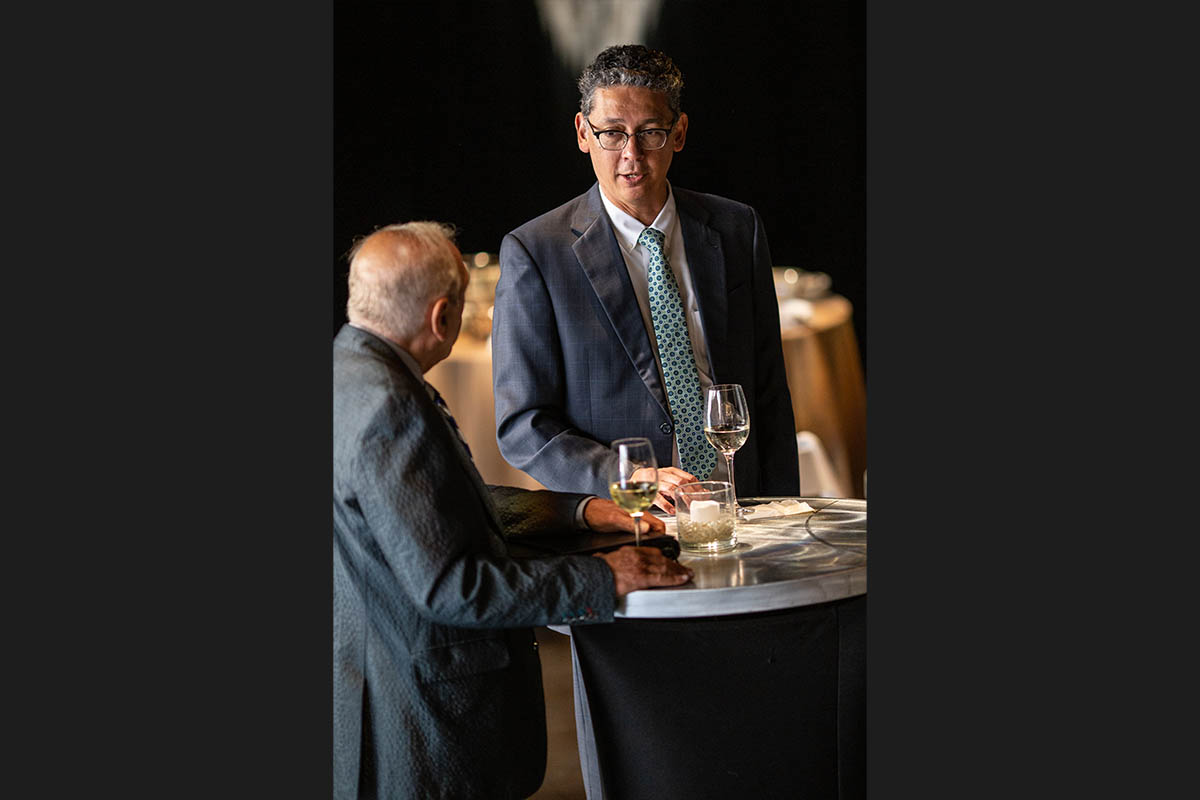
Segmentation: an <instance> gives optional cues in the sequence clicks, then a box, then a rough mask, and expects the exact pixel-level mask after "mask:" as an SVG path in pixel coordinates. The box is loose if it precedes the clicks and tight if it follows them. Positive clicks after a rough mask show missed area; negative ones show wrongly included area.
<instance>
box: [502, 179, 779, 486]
mask: <svg viewBox="0 0 1200 800" xmlns="http://www.w3.org/2000/svg"><path fill="white" fill-rule="evenodd" d="M671 191H672V192H673V193H674V195H675V207H676V210H677V213H678V215H679V223H680V224H681V225H682V226H683V243H684V247H685V249H686V250H687V260H688V266H689V269H690V270H691V273H692V279H693V283H694V285H695V287H696V292H697V294H698V303H699V307H700V315H701V317H702V319H703V327H704V332H705V335H706V342H707V345H708V356H709V364H710V365H711V368H712V376H713V380H714V382H715V383H740V384H741V385H742V388H743V390H744V391H745V393H746V402H747V403H748V404H749V408H750V436H749V438H748V439H747V440H746V443H745V444H744V445H743V446H742V448H741V449H740V450H738V452H737V454H736V455H735V457H734V470H735V479H736V483H737V490H738V494H739V495H742V496H747V495H755V494H767V495H796V494H799V491H800V476H799V469H798V466H797V461H798V459H797V453H796V429H795V421H794V417H793V415H792V399H791V393H790V392H789V391H788V385H787V375H786V373H785V371H784V366H783V347H782V344H781V341H780V333H779V306H778V301H777V300H776V297H775V284H774V279H773V276H772V272H771V255H770V251H769V249H768V247H767V238H766V234H765V232H764V231H763V228H762V222H761V220H760V219H759V217H758V214H757V212H755V210H754V209H753V208H751V207H750V206H747V205H743V204H742V203H737V202H734V201H732V200H726V199H725V198H722V197H717V196H716V195H711V194H700V193H698V192H691V191H688V190H686V189H680V188H679V187H676V186H673V187H672V189H671ZM492 362H493V379H492V380H493V388H494V390H495V402H496V435H497V439H498V441H499V445H500V452H501V453H502V454H503V455H504V457H505V459H507V460H508V462H509V463H510V464H512V465H513V466H515V467H517V468H518V469H521V470H524V471H525V472H527V473H528V474H529V475H531V476H533V477H534V478H536V479H537V480H538V481H540V482H541V483H542V485H543V486H546V487H547V488H549V489H560V490H564V491H578V492H592V493H596V494H601V495H606V494H607V492H608V479H607V475H606V472H607V468H608V465H609V464H610V463H611V462H612V461H613V460H614V459H615V456H614V455H613V454H612V452H611V451H610V450H609V449H608V447H609V444H610V443H611V442H612V440H613V439H619V438H621V437H624V436H644V437H646V438H647V439H649V440H650V441H651V442H652V443H653V445H654V451H655V456H656V458H657V459H658V463H659V466H668V465H670V464H671V463H672V462H671V452H672V446H673V431H674V426H673V423H672V420H671V416H670V413H669V412H668V410H667V409H668V407H667V394H666V388H665V387H664V386H663V382H662V378H661V377H660V374H659V370H658V365H657V363H656V361H655V358H654V350H653V349H652V347H651V344H650V337H649V334H647V332H646V326H645V323H644V321H643V319H642V314H641V311H640V309H639V307H638V303H637V298H636V296H635V295H634V292H633V284H632V283H630V280H629V271H628V268H627V267H626V266H625V260H624V258H623V257H622V255H621V249H620V245H618V244H617V238H616V234H615V233H614V232H613V228H612V223H611V222H610V221H609V218H608V214H607V213H606V212H605V210H604V204H603V202H602V201H601V199H600V188H599V185H597V184H593V186H592V188H591V189H590V190H589V191H587V192H586V193H584V194H582V195H580V196H579V197H576V198H575V199H574V200H572V201H570V202H569V203H566V204H564V205H562V206H560V207H558V208H556V209H554V210H553V211H550V212H548V213H546V214H543V215H542V216H540V217H537V218H536V219H534V220H532V221H530V222H527V223H526V224H524V225H522V226H521V227H519V228H517V229H516V230H514V231H513V232H511V233H509V234H508V235H507V236H505V237H504V240H503V242H502V243H501V245H500V281H499V283H498V285H497V287H496V304H495V310H494V312H493V326H492Z"/></svg>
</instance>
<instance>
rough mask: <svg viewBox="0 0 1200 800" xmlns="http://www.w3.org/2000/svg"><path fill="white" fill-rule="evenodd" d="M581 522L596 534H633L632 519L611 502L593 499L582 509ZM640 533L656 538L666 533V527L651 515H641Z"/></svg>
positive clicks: (601, 498)
mask: <svg viewBox="0 0 1200 800" xmlns="http://www.w3.org/2000/svg"><path fill="white" fill-rule="evenodd" d="M583 521H584V522H586V523H587V526H588V527H589V528H591V529H592V530H594V531H596V532H597V533H633V517H631V516H630V515H629V513H628V512H626V511H623V510H622V509H621V507H620V506H618V505H617V504H616V503H614V502H613V501H612V500H605V499H604V498H603V497H593V498H592V499H591V500H589V501H588V502H587V505H585V506H584V507H583ZM641 530H642V533H643V534H646V535H650V536H658V535H660V534H663V533H666V530H667V525H666V523H665V522H663V521H662V520H661V519H659V518H658V517H656V516H654V515H653V514H643V515H642V528H641Z"/></svg>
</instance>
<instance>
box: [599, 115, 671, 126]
mask: <svg viewBox="0 0 1200 800" xmlns="http://www.w3.org/2000/svg"><path fill="white" fill-rule="evenodd" d="M600 122H601V124H603V125H620V124H622V123H623V122H625V118H624V117H605V118H604V119H602V120H600ZM651 123H658V124H659V125H662V126H663V127H666V126H665V124H664V120H663V118H662V117H647V118H646V119H644V120H642V123H641V125H639V126H638V127H639V128H644V127H646V126H647V125H649V124H651Z"/></svg>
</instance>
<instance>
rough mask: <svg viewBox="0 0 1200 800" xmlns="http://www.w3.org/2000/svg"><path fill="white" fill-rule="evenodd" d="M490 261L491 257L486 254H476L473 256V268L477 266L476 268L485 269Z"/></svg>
mask: <svg viewBox="0 0 1200 800" xmlns="http://www.w3.org/2000/svg"><path fill="white" fill-rule="evenodd" d="M491 260H492V257H491V256H489V255H488V254H487V253H476V254H475V266H477V267H486V266H487V265H488V262H489V261H491Z"/></svg>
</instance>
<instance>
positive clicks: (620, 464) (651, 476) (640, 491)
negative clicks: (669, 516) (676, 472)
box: [608, 438, 658, 546]
mask: <svg viewBox="0 0 1200 800" xmlns="http://www.w3.org/2000/svg"><path fill="white" fill-rule="evenodd" d="M611 447H612V449H613V452H615V453H616V454H617V460H616V461H615V462H614V463H613V465H612V466H611V467H610V468H609V471H608V493H609V494H610V495H611V496H612V500H613V502H614V503H616V504H617V505H618V506H620V507H621V508H622V509H624V510H625V511H627V512H629V515H630V516H631V517H633V543H634V544H635V545H639V546H640V545H641V543H642V528H641V523H642V514H644V513H645V512H646V509H648V508H649V507H650V504H651V503H653V502H654V498H655V497H656V496H657V495H658V462H657V461H656V460H655V458H654V448H653V447H652V446H651V445H650V440H649V439H643V438H632V439H617V440H616V441H614V442H613V443H612V445H611Z"/></svg>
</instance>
